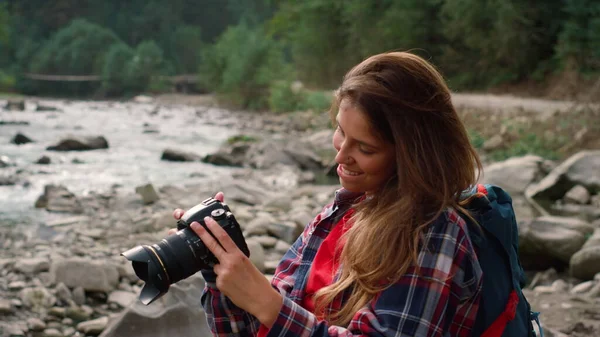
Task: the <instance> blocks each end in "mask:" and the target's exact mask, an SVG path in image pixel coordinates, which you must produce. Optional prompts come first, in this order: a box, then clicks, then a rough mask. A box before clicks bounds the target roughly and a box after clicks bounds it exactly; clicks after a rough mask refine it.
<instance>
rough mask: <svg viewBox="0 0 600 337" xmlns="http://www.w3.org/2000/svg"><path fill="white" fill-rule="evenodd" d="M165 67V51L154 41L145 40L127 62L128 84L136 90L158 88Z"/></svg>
mask: <svg viewBox="0 0 600 337" xmlns="http://www.w3.org/2000/svg"><path fill="white" fill-rule="evenodd" d="M164 69H165V60H164V57H163V51H162V50H161V49H160V47H159V46H158V45H157V44H156V43H155V42H154V41H144V42H142V43H140V44H139V45H138V46H137V48H136V49H135V53H134V55H133V57H132V58H131V59H130V61H129V63H128V64H127V69H126V78H127V86H128V87H130V88H132V89H133V90H135V91H144V90H158V89H160V86H161V83H160V80H159V79H158V77H159V76H161V75H164V73H163V70H164Z"/></svg>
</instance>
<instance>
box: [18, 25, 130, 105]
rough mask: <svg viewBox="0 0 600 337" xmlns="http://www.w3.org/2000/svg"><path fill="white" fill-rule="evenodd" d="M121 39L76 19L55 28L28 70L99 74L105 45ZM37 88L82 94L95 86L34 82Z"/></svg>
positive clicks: (90, 84)
mask: <svg viewBox="0 0 600 337" xmlns="http://www.w3.org/2000/svg"><path fill="white" fill-rule="evenodd" d="M116 43H122V42H121V40H120V39H119V38H118V37H117V36H116V35H115V34H114V33H113V32H111V31H110V30H108V29H105V28H102V27H100V26H98V25H96V24H93V23H90V22H88V21H86V20H84V19H77V20H74V21H73V22H71V24H69V25H68V26H66V27H65V28H63V29H61V30H59V31H58V32H57V33H56V34H55V35H54V36H53V37H52V38H51V39H50V40H49V41H48V42H46V43H45V44H44V46H43V47H42V48H41V50H39V51H38V52H37V53H36V54H35V55H34V56H33V58H32V61H31V65H30V67H29V69H28V70H29V71H30V72H32V73H41V74H52V75H101V73H102V68H103V67H104V62H105V59H106V55H107V53H108V50H109V47H110V46H112V45H113V44H116ZM37 84H38V86H37V89H38V90H44V91H46V92H55V93H58V92H61V93H66V94H72V95H86V94H90V93H92V91H93V90H96V89H97V85H95V84H92V83H88V82H71V83H59V84H58V85H57V84H56V83H37Z"/></svg>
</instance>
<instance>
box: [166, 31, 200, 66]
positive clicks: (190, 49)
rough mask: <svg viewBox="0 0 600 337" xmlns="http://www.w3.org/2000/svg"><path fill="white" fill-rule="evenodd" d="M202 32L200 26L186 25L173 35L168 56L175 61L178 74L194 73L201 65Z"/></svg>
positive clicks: (167, 51)
mask: <svg viewBox="0 0 600 337" xmlns="http://www.w3.org/2000/svg"><path fill="white" fill-rule="evenodd" d="M201 51H202V32H201V31H200V28H198V27H194V26H189V25H184V26H179V27H177V28H176V29H175V32H174V33H173V35H172V36H171V39H170V43H169V48H168V49H166V50H165V52H166V57H167V58H168V59H170V60H172V61H173V65H174V67H175V72H176V73H177V74H194V73H196V72H197V71H198V67H199V66H200V57H201Z"/></svg>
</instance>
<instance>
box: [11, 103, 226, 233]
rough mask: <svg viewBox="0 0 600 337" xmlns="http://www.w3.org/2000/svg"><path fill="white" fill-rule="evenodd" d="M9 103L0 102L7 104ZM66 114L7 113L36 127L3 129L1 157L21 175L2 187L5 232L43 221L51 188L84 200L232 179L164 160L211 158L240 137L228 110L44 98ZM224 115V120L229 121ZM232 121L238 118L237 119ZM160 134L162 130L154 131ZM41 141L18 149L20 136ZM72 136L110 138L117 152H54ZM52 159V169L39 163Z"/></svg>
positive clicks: (29, 107) (219, 170)
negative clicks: (166, 156)
mask: <svg viewBox="0 0 600 337" xmlns="http://www.w3.org/2000/svg"><path fill="white" fill-rule="evenodd" d="M4 102H5V101H2V100H0V106H3V105H4ZM37 102H39V104H42V105H45V106H53V107H57V108H58V109H59V111H44V112H42V111H35V108H36V106H37V104H36V101H29V100H28V101H27V104H26V109H25V111H4V110H1V109H0V120H1V121H4V122H11V121H12V122H14V121H22V122H28V123H29V124H28V125H7V124H6V123H4V125H0V157H1V156H4V157H5V159H6V157H8V159H9V160H10V161H11V162H12V164H13V166H11V167H7V168H0V175H2V176H7V175H11V174H14V173H15V172H16V171H21V173H20V174H19V176H20V177H21V178H22V179H20V181H19V182H18V183H17V184H15V185H12V186H0V226H2V225H7V224H11V223H15V222H18V221H24V220H25V219H29V218H32V217H38V216H43V215H44V214H45V212H44V211H40V210H36V209H35V208H34V203H35V200H36V199H37V198H38V197H39V196H40V195H41V194H42V193H43V189H44V185H46V184H60V185H64V186H65V187H67V188H68V189H69V190H70V191H71V192H73V193H74V194H75V195H77V196H83V195H86V194H88V193H90V192H92V191H94V192H105V191H109V190H110V189H111V186H113V185H115V184H117V185H120V186H121V188H122V189H123V190H125V191H127V190H130V191H131V192H133V191H134V190H135V187H136V186H139V185H141V184H145V183H152V184H154V186H155V187H158V186H162V185H166V184H175V185H177V184H179V183H182V182H186V183H187V182H194V180H196V179H197V180H201V179H202V178H203V177H207V176H213V175H218V174H226V173H227V170H228V169H227V168H223V167H215V166H212V165H209V164H204V163H201V162H189V163H174V162H167V161H162V160H161V159H160V157H161V155H162V152H163V150H164V149H166V148H173V149H178V150H182V151H190V152H193V153H196V154H198V155H201V156H203V155H205V154H208V153H210V152H213V151H215V150H216V149H217V148H218V147H219V146H220V144H222V142H224V141H225V140H226V139H227V138H228V137H230V136H232V135H234V134H235V133H236V130H235V128H234V127H232V124H234V123H229V124H228V123H218V121H222V119H223V118H225V117H224V116H225V115H227V114H226V111H222V110H218V109H204V108H200V111H198V109H199V108H198V107H191V106H184V105H170V106H158V109H157V105H156V104H153V103H145V104H143V103H135V102H107V101H63V100H39V101H37ZM222 117H223V118H222ZM229 118H231V116H229ZM148 130H153V131H154V132H148ZM18 132H21V133H22V134H24V135H26V136H27V137H29V138H31V139H32V140H34V143H29V144H24V145H15V144H11V139H12V138H13V137H14V136H15V135H16V134H17V133H18ZM68 135H76V136H104V137H105V138H106V139H107V141H108V143H109V148H108V149H106V150H94V151H82V152H79V151H77V152H53V151H47V150H46V147H48V146H50V145H54V144H56V143H58V142H59V140H60V139H61V138H63V137H65V136H68ZM43 155H46V156H48V157H50V159H51V164H50V165H40V164H36V163H35V162H36V161H37V160H38V158H40V157H41V156H43Z"/></svg>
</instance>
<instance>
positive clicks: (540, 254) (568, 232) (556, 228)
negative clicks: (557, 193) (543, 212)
mask: <svg viewBox="0 0 600 337" xmlns="http://www.w3.org/2000/svg"><path fill="white" fill-rule="evenodd" d="M593 230H594V229H593V227H592V226H591V225H590V224H589V223H587V222H585V221H582V220H579V219H574V218H563V217H555V216H546V217H539V218H536V219H534V220H533V221H531V222H530V223H523V224H520V226H519V253H520V254H521V259H522V260H523V261H522V262H523V264H524V265H526V266H528V267H531V266H536V267H537V268H543V267H547V263H550V264H551V265H554V264H553V262H552V261H548V259H556V260H558V261H557V262H561V263H569V260H570V259H571V256H573V254H575V253H576V252H577V251H578V250H580V249H581V247H582V246H583V244H584V243H585V240H586V236H589V235H591V234H592V232H593ZM528 267H525V268H528Z"/></svg>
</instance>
